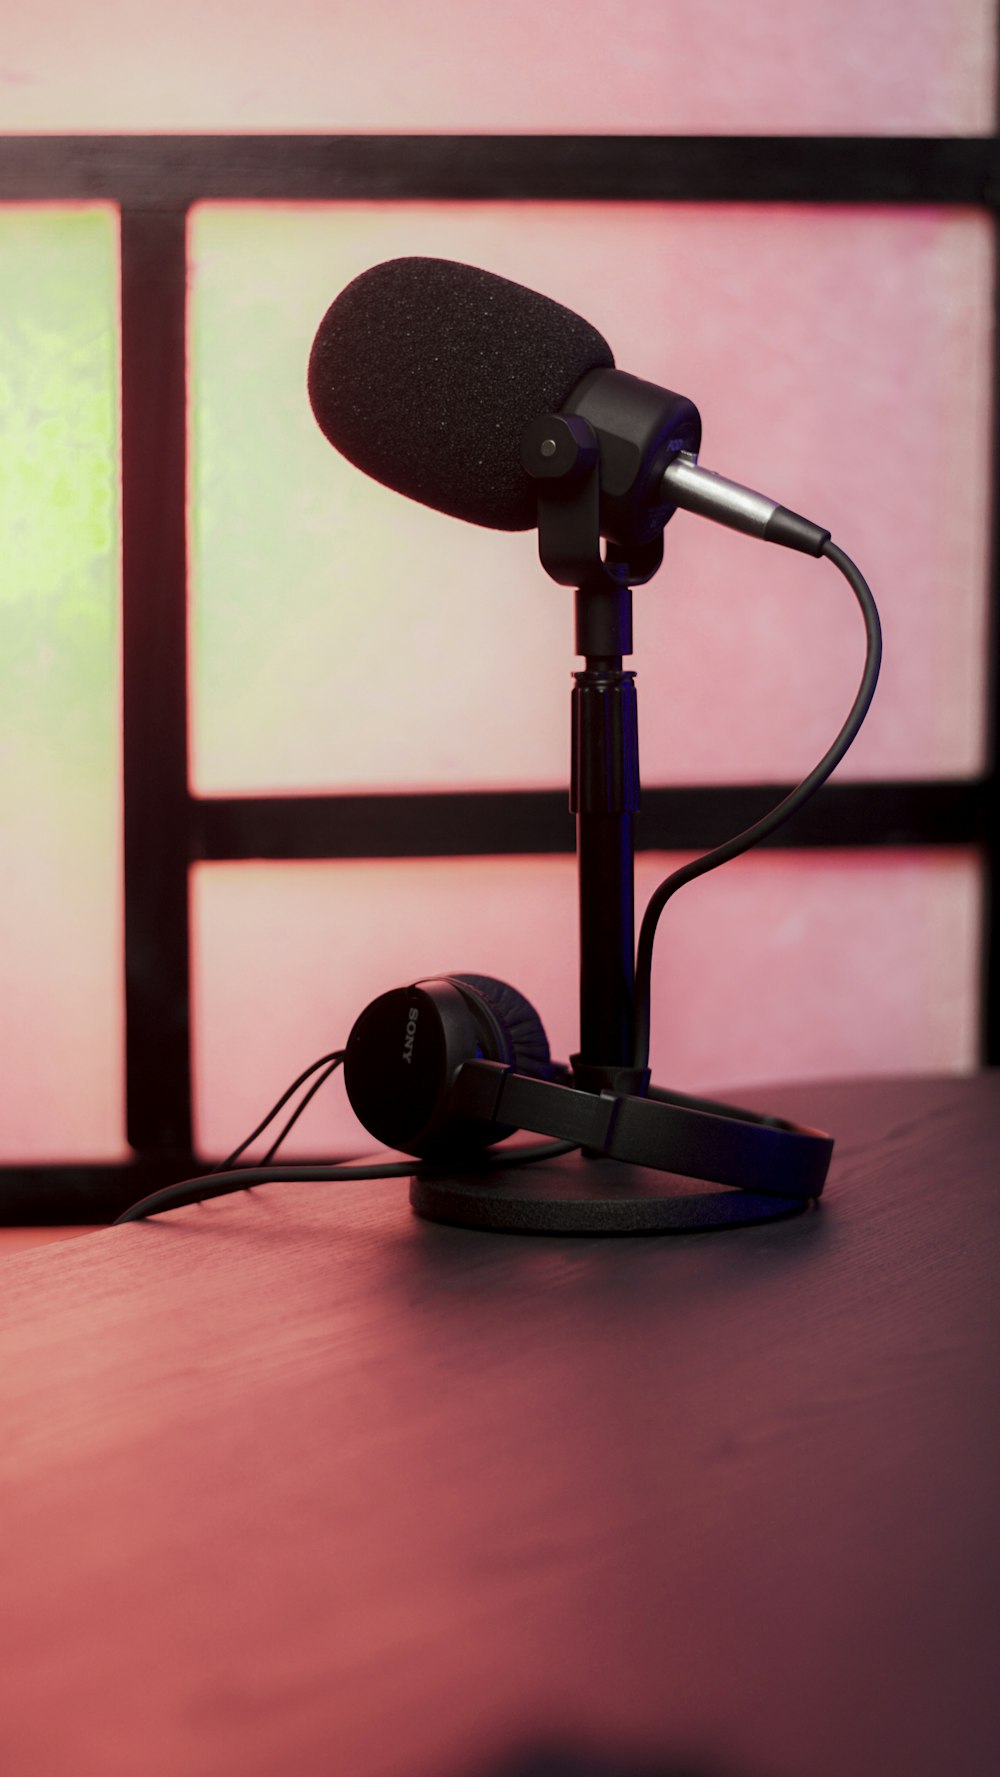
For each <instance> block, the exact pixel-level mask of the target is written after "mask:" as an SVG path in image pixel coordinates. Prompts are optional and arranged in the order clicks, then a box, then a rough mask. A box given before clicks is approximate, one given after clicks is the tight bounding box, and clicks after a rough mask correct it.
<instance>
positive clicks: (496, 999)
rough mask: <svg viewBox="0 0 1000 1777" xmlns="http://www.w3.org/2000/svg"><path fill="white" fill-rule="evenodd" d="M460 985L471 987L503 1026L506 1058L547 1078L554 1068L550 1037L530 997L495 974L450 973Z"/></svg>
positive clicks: (525, 1070)
mask: <svg viewBox="0 0 1000 1777" xmlns="http://www.w3.org/2000/svg"><path fill="white" fill-rule="evenodd" d="M448 979H449V980H450V981H453V982H454V983H455V985H456V986H457V987H460V988H470V987H471V989H472V991H473V993H474V994H476V995H477V996H478V998H479V999H481V1000H484V1001H485V1002H486V1005H487V1007H488V1009H489V1011H490V1012H492V1014H493V1017H494V1019H495V1020H496V1022H497V1024H498V1025H499V1026H500V1030H501V1034H502V1036H503V1037H504V1039H505V1046H506V1048H507V1050H508V1054H507V1055H506V1056H505V1057H504V1058H503V1059H504V1060H507V1061H509V1063H510V1065H511V1066H512V1067H513V1068H515V1069H516V1070H517V1072H518V1073H519V1074H532V1075H535V1076H536V1077H540V1078H542V1079H545V1078H547V1077H548V1074H549V1071H550V1062H551V1056H550V1053H549V1039H548V1037H547V1036H546V1035H545V1029H544V1026H543V1024H542V1021H541V1019H540V1018H539V1016H538V1013H537V1012H536V1011H535V1008H534V1006H533V1005H532V1004H531V1002H530V1000H526V999H525V997H524V995H523V993H518V991H517V988H516V987H511V986H509V985H508V983H507V982H506V981H497V980H495V978H494V977H493V976H492V975H450V976H449V977H448Z"/></svg>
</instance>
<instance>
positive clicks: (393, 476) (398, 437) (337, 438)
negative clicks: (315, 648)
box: [309, 258, 615, 531]
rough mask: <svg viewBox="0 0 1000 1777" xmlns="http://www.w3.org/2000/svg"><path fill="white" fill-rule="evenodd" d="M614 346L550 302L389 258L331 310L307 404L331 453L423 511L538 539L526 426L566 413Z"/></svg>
mask: <svg viewBox="0 0 1000 1777" xmlns="http://www.w3.org/2000/svg"><path fill="white" fill-rule="evenodd" d="M614 362H615V361H614V357H613V356H612V353H611V348H610V346H609V345H608V343H607V341H606V340H605V339H603V338H602V336H601V335H600V334H599V333H598V332H597V330H596V328H594V327H591V326H590V324H589V322H587V321H584V320H582V319H581V317H580V316H579V315H575V314H574V313H573V311H572V310H571V309H567V308H563V307H562V305H561V303H558V302H553V301H552V300H551V298H550V297H547V296H541V295H539V294H538V293H537V292H535V291H533V290H527V289H525V288H524V287H523V286H522V285H521V284H514V283H511V282H510V280H509V279H507V278H500V277H497V276H495V274H494V273H492V272H486V271H479V270H478V269H476V268H475V267H474V266H471V265H460V264H458V263H456V262H455V261H453V260H450V259H419V258H412V259H390V260H388V261H386V262H385V263H384V264H382V265H376V266H373V267H372V268H371V270H370V271H366V272H362V274H361V276H360V277H358V278H355V279H354V281H353V283H350V284H348V285H347V287H346V289H344V290H342V291H341V293H340V295H339V296H338V297H337V299H336V301H335V302H333V303H332V304H331V306H330V308H329V309H328V310H327V312H326V315H325V316H324V318H323V321H322V322H321V324H320V328H319V331H318V333H317V335H316V338H315V340H314V342H313V347H312V352H311V354H310V358H309V399H310V401H311V402H312V408H313V413H314V414H315V416H316V419H317V421H318V423H319V425H320V427H321V429H322V430H323V432H325V434H326V436H327V438H328V439H329V440H330V443H331V444H332V445H334V446H335V447H336V449H337V450H339V451H340V452H341V454H342V455H343V456H345V457H347V458H348V459H349V460H350V462H352V463H354V464H356V466H357V467H358V468H359V469H362V470H364V472H365V474H367V475H370V476H372V478H373V479H374V480H375V481H380V482H382V483H383V484H384V485H385V486H386V487H391V488H393V489H395V491H396V492H397V493H401V494H406V495H407V496H408V497H409V498H410V499H411V500H419V501H420V502H421V504H422V505H425V506H433V507H436V508H437V510H438V511H441V512H447V513H450V514H451V516H452V517H454V518H464V519H466V520H467V521H468V522H469V523H470V524H480V525H486V526H488V527H490V528H491V529H493V530H500V531H523V530H529V529H530V528H531V526H532V525H533V524H534V523H535V513H536V490H535V486H534V483H533V482H532V481H531V480H530V479H529V477H528V476H527V475H526V473H525V471H524V469H523V468H522V466H521V439H522V436H523V434H524V430H525V428H526V426H527V425H528V423H529V421H531V420H533V419H535V418H537V417H538V416H539V415H541V414H543V413H551V412H553V411H555V410H556V409H558V408H559V407H561V406H562V404H563V402H564V401H565V400H566V398H567V396H568V395H569V394H570V391H571V390H572V389H573V388H575V386H576V384H577V383H578V382H579V381H580V379H581V377H583V376H585V375H586V374H587V372H588V370H603V369H613V368H614Z"/></svg>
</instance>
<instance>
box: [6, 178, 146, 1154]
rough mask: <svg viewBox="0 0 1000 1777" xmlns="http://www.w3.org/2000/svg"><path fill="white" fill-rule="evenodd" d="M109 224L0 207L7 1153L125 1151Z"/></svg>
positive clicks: (102, 212)
mask: <svg viewBox="0 0 1000 1777" xmlns="http://www.w3.org/2000/svg"><path fill="white" fill-rule="evenodd" d="M117 310H118V228H117V217H116V215H115V212H114V211H112V210H111V209H110V208H108V207H106V206H98V207H94V208H87V209H84V208H67V207H61V206H54V205H53V206H50V207H43V206H28V205H25V206H10V207H0V461H2V465H3V467H2V470H0V633H2V637H3V641H2V646H0V851H2V855H3V865H2V868H0V933H2V941H0V1081H2V1084H0V1162H3V1163H9V1162H12V1161H17V1160H69V1159H72V1160H80V1161H82V1160H100V1159H114V1158H116V1157H118V1156H120V1155H122V1154H124V1153H125V1152H126V1146H125V1139H124V1129H123V1104H122V1097H123V1092H122V1061H123V1057H122V1043H123V1010H122V968H121V948H122V929H121V892H120V887H121V885H120V873H121V855H120V818H121V815H120V788H119V774H120V770H121V761H120V745H119V687H118V602H119V586H118V325H117Z"/></svg>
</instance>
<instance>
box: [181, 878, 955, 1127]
mask: <svg viewBox="0 0 1000 1777" xmlns="http://www.w3.org/2000/svg"><path fill="white" fill-rule="evenodd" d="M679 861H680V860H678V859H671V858H669V857H667V856H664V855H655V854H643V855H642V856H641V857H640V859H639V861H638V869H637V873H636V875H637V905H638V906H639V907H640V908H641V907H643V906H645V903H646V900H647V899H648V897H649V894H650V892H651V890H652V888H653V887H654V886H655V884H656V883H657V882H658V881H659V880H660V879H661V878H662V877H663V876H665V875H666V874H667V872H668V870H669V869H670V868H672V867H673V866H674V864H675V863H677V862H679ZM574 871H575V867H574V862H573V860H572V858H568V857H567V858H538V859H532V858H495V859H484V858H450V859H441V860H438V859H435V860H415V861H410V862H404V863H397V862H347V863H330V864H327V863H322V864H317V863H307V864H297V865H285V864H232V865H204V866H199V867H198V868H197V869H196V870H195V873H194V883H193V918H194V938H195V950H194V992H195V1006H196V1023H195V1030H196V1032H197V1036H196V1044H195V1072H196V1115H197V1131H198V1143H199V1148H200V1151H201V1152H203V1153H204V1154H205V1155H206V1156H221V1155H222V1154H224V1153H226V1152H228V1151H229V1149H230V1148H232V1147H234V1146H235V1145H236V1143H237V1141H239V1140H241V1139H242V1138H243V1136H244V1135H246V1134H247V1132H248V1131H249V1130H250V1129H251V1128H253V1127H254V1125H255V1124H256V1123H257V1122H258V1121H259V1120H260V1118H261V1116H262V1115H263V1114H264V1112H265V1111H266V1110H267V1108H268V1107H269V1106H270V1105H271V1104H272V1103H273V1102H274V1100H275V1099H276V1098H277V1097H278V1096H279V1094H280V1092H281V1091H283V1089H284V1088H285V1086H286V1085H288V1083H289V1082H290V1081H291V1080H292V1079H293V1078H294V1077H295V1075H296V1074H297V1073H298V1072H299V1071H300V1070H301V1069H302V1068H303V1067H305V1066H306V1065H307V1064H308V1063H309V1062H310V1061H312V1060H314V1059H315V1058H316V1057H317V1056H319V1055H322V1054H324V1053H325V1052H327V1051H328V1050H331V1049H335V1048H337V1047H338V1046H339V1045H340V1044H341V1043H343V1041H344V1040H345V1038H346V1036H347V1033H348V1030H349V1029H350V1026H351V1024H352V1023H353V1022H354V1019H355V1018H356V1017H357V1015H358V1014H359V1013H360V1011H361V1010H362V1009H363V1007H364V1006H365V1005H366V1004H367V1003H368V1001H369V1000H370V999H372V998H374V997H375V995H376V994H378V993H380V992H382V991H383V990H385V989H387V988H389V987H394V986H397V985H399V984H401V983H402V982H404V981H406V980H408V979H412V978H414V977H417V976H420V975H424V974H438V973H442V972H443V973H461V972H463V971H475V972H478V973H481V974H492V975H495V976H497V977H499V978H500V979H502V980H508V981H510V982H512V983H513V984H514V985H515V986H517V987H518V988H519V989H520V990H521V992H522V993H524V994H526V995H527V997H528V998H529V999H530V1000H531V1001H532V1002H533V1004H534V1005H535V1006H536V1008H537V1009H538V1011H539V1013H540V1015H541V1017H542V1021H543V1023H544V1024H545V1027H546V1029H547V1031H548V1034H549V1039H550V1042H551V1044H552V1048H553V1052H554V1053H555V1054H557V1055H562V1056H566V1055H568V1054H569V1053H570V1052H571V1050H572V1049H574V1048H575V1047H576V1046H577V1036H578V1031H577V1010H576V991H577V989H576V982H577V955H576V942H577V940H576V904H575V875H574ZM979 895H980V877H979V867H978V863H977V861H976V859H975V858H974V857H973V856H972V855H970V854H965V853H961V854H948V855H944V856H942V855H941V854H932V853H926V852H913V853H908V852H873V853H869V854H866V853H836V854H833V855H831V856H827V857H822V856H817V855H815V854H806V853H801V854H797V855H791V856H785V857H782V856H780V855H776V854H771V855H770V856H760V857H751V858H747V859H744V860H741V861H740V862H738V863H737V864H735V865H730V866H727V867H726V868H725V869H724V870H721V871H719V872H717V873H716V874H715V875H713V876H710V877H708V878H707V879H706V880H705V881H704V882H702V883H698V884H693V885H691V887H689V888H686V889H684V890H683V891H682V892H681V893H680V894H679V895H678V896H677V898H676V901H675V902H674V903H673V904H672V905H671V906H670V907H669V908H668V910H667V912H666V913H665V914H664V917H663V920H662V922H661V927H660V933H659V936H658V939H657V952H656V957H655V961H654V993H653V1051H652V1055H653V1066H654V1076H655V1077H656V1078H657V1079H658V1080H659V1081H662V1082H663V1083H665V1084H666V1083H669V1084H671V1085H673V1086H675V1087H678V1088H680V1089H688V1090H698V1089H706V1090H712V1089H715V1090H720V1089H734V1088H738V1087H740V1086H743V1087H747V1086H750V1085H756V1084H761V1083H766V1082H768V1081H786V1082H790V1081H793V1080H802V1079H810V1078H816V1077H823V1076H837V1075H841V1076H849V1075H866V1076H870V1075H874V1074H900V1073H919V1072H933V1071H944V1072H947V1071H956V1070H957V1071H961V1070H963V1069H971V1068H972V1067H973V1066H974V1065H975V1048H976V1005H975V998H974V992H975V990H974V986H973V983H974V982H975V979H976V970H977V961H976V958H977V942H978V916H979ZM775 1109H776V1110H780V1105H777V1104H776V1106H775ZM303 1122H304V1125H305V1127H304V1129H303V1130H302V1131H301V1133H300V1132H299V1131H296V1132H295V1135H294V1138H290V1139H289V1144H288V1152H289V1154H290V1155H294V1154H296V1153H298V1154H300V1155H302V1154H311V1155H314V1156H315V1155H317V1154H322V1153H323V1152H334V1153H335V1152H341V1153H344V1152H351V1151H354V1152H363V1151H366V1149H367V1150H370V1148H371V1146H372V1144H371V1141H370V1138H368V1137H367V1136H366V1135H365V1134H364V1132H363V1131H361V1130H360V1129H359V1127H358V1125H357V1124H356V1122H355V1121H354V1118H353V1116H352V1115H351V1113H350V1110H349V1107H348V1105H347V1102H346V1099H345V1097H344V1093H343V1087H342V1085H340V1084H339V1083H337V1084H336V1085H335V1086H333V1087H327V1088H324V1090H323V1092H322V1093H320V1094H319V1096H318V1097H317V1099H316V1100H315V1101H314V1103H313V1105H311V1106H310V1109H309V1111H308V1112H307V1113H306V1115H305V1118H304V1119H303ZM277 1127H280V1124H279V1125H276V1128H275V1133H276V1130H277Z"/></svg>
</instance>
